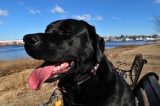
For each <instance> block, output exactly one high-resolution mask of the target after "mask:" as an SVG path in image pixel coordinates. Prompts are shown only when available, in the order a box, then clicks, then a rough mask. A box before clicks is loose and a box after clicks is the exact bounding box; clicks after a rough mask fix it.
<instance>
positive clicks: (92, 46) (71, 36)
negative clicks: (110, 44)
mask: <svg viewBox="0 0 160 106" xmlns="http://www.w3.org/2000/svg"><path fill="white" fill-rule="evenodd" d="M23 39H24V42H25V45H24V46H25V50H26V52H27V53H28V54H29V55H30V56H31V57H33V58H35V59H43V60H45V62H44V63H43V64H42V65H41V66H39V67H38V68H36V69H35V70H34V71H33V72H32V74H31V75H30V78H29V85H30V86H31V87H32V88H33V89H40V86H41V85H42V83H43V82H45V81H46V82H52V81H55V80H58V79H60V78H62V77H64V76H66V75H69V74H71V73H81V74H83V73H84V72H85V71H87V69H89V68H91V67H93V66H94V65H95V64H96V63H99V62H100V61H101V58H102V56H103V52H104V40H103V39H102V38H101V37H99V35H97V34H96V31H95V28H94V27H93V26H91V25H89V24H88V23H86V22H84V21H79V20H74V19H66V20H59V21H55V22H53V23H51V24H49V25H48V26H47V28H46V30H45V33H35V34H28V35H25V36H24V38H23Z"/></svg>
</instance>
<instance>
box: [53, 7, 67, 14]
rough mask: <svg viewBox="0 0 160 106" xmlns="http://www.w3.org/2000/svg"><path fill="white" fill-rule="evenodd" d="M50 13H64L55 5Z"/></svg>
mask: <svg viewBox="0 0 160 106" xmlns="http://www.w3.org/2000/svg"><path fill="white" fill-rule="evenodd" d="M51 12H52V13H55V12H58V13H65V11H64V9H63V8H61V7H60V6H58V5H56V6H55V7H54V8H53V9H51Z"/></svg>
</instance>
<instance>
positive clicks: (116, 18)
mask: <svg viewBox="0 0 160 106" xmlns="http://www.w3.org/2000/svg"><path fill="white" fill-rule="evenodd" d="M112 19H115V20H120V18H118V17H112Z"/></svg>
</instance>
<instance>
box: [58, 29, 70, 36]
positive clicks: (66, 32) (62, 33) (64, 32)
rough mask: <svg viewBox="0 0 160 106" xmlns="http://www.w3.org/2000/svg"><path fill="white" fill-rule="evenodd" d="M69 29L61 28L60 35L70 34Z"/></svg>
mask: <svg viewBox="0 0 160 106" xmlns="http://www.w3.org/2000/svg"><path fill="white" fill-rule="evenodd" d="M70 34H71V31H70V30H63V31H61V32H60V35H70Z"/></svg>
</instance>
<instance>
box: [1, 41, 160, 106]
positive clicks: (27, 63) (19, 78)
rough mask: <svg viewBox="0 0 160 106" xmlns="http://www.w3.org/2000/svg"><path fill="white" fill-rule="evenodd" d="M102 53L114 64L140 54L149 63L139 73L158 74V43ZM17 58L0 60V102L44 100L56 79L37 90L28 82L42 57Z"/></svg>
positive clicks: (22, 105)
mask: <svg viewBox="0 0 160 106" xmlns="http://www.w3.org/2000/svg"><path fill="white" fill-rule="evenodd" d="M104 54H105V55H106V56H107V57H108V58H109V60H110V61H111V62H112V63H113V64H114V65H115V63H116V62H117V61H121V62H125V63H128V64H132V62H133V60H134V57H135V55H137V54H142V55H143V57H144V58H145V59H146V60H147V61H148V63H147V64H145V65H144V67H143V70H142V74H141V77H142V76H143V75H144V74H146V73H148V72H155V73H157V74H158V75H159V76H160V43H152V44H146V45H143V46H142V45H141V46H140V45H130V46H120V47H116V48H114V49H106V50H105V52H104ZM16 61H17V60H12V61H0V67H1V68H0V105H1V106H34V105H38V104H40V103H42V102H47V101H48V99H49V97H50V95H51V94H52V92H53V90H54V89H55V88H56V82H55V83H50V84H47V83H45V84H43V86H42V89H41V90H38V91H35V90H32V89H31V88H30V87H29V85H28V77H29V75H30V73H31V72H32V71H33V69H34V68H36V67H37V66H38V65H39V64H41V63H42V62H43V61H37V60H31V59H21V60H18V61H19V62H17V63H16ZM52 105H53V104H52Z"/></svg>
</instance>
